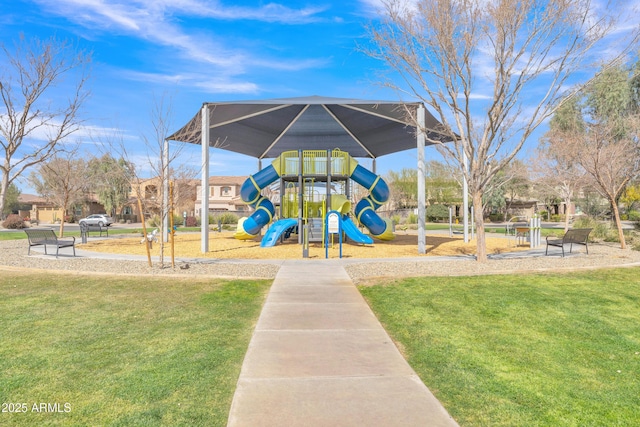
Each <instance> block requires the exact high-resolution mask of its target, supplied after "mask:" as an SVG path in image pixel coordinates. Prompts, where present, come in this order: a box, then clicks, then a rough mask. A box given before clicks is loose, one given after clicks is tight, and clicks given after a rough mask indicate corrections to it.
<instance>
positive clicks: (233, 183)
mask: <svg viewBox="0 0 640 427" xmlns="http://www.w3.org/2000/svg"><path fill="white" fill-rule="evenodd" d="M247 178H248V177H247V176H212V177H209V212H232V213H235V214H237V215H238V216H246V215H248V214H249V213H250V212H251V210H252V208H251V207H250V206H249V205H247V204H246V203H244V202H243V201H242V199H241V198H240V188H241V187H242V184H243V183H244V182H245V181H246V180H247ZM201 187H202V186H201V185H200V182H198V185H197V186H196V201H195V216H200V212H201V209H202V191H201Z"/></svg>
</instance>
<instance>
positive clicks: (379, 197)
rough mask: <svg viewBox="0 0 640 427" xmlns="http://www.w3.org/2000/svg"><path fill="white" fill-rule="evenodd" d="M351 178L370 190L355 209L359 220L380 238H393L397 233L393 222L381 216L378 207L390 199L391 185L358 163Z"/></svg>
mask: <svg viewBox="0 0 640 427" xmlns="http://www.w3.org/2000/svg"><path fill="white" fill-rule="evenodd" d="M351 179H353V180H354V181H355V182H357V183H358V184H360V185H362V186H363V187H364V188H367V189H368V190H369V194H368V195H367V197H365V198H364V199H362V200H360V201H359V202H358V204H357V205H356V209H355V211H354V213H355V216H356V218H357V219H358V221H359V222H360V223H361V224H362V225H364V226H365V227H367V228H368V229H369V231H370V232H371V234H372V235H373V236H374V237H375V238H377V239H380V240H392V239H393V238H394V237H395V235H394V234H393V230H392V227H391V224H389V223H388V222H387V221H385V220H383V219H382V218H380V216H379V215H378V214H377V213H376V209H378V208H379V207H380V206H382V205H383V204H385V203H386V201H387V200H389V186H388V185H387V183H386V182H385V181H384V180H383V179H382V178H381V177H380V176H379V175H376V174H374V173H373V172H371V171H370V170H368V169H366V168H364V167H362V166H360V165H357V166H356V167H355V168H354V169H353V172H351Z"/></svg>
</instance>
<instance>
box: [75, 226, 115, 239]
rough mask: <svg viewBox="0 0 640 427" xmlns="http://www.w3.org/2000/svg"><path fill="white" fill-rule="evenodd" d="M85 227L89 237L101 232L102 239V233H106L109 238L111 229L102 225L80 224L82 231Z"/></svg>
mask: <svg viewBox="0 0 640 427" xmlns="http://www.w3.org/2000/svg"><path fill="white" fill-rule="evenodd" d="M83 227H84V228H85V229H86V231H87V236H88V235H89V233H90V232H92V231H96V232H100V237H102V233H105V234H106V235H107V237H109V227H104V226H101V225H100V224H80V231H82V229H83Z"/></svg>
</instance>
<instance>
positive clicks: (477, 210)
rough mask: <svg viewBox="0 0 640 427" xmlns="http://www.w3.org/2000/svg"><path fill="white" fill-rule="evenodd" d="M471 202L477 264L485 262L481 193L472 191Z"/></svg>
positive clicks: (485, 244) (485, 251) (485, 247)
mask: <svg viewBox="0 0 640 427" xmlns="http://www.w3.org/2000/svg"><path fill="white" fill-rule="evenodd" d="M471 199H472V201H473V216H474V218H475V222H476V239H477V240H476V247H477V249H476V259H477V260H478V262H487V243H486V236H485V234H484V215H483V209H482V193H481V192H479V191H474V192H473V194H472V195H471Z"/></svg>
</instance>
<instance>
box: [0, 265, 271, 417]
mask: <svg viewBox="0 0 640 427" xmlns="http://www.w3.org/2000/svg"><path fill="white" fill-rule="evenodd" d="M269 284H270V282H268V281H239V280H238V281H221V280H204V279H189V280H187V279H183V280H175V279H156V278H125V277H117V278H116V277H97V276H91V277H89V276H79V275H66V276H62V275H60V276H58V275H46V274H33V273H29V274H18V273H5V272H3V275H2V278H1V279H0V325H2V328H1V329H0V400H1V401H2V404H3V407H2V413H0V425H2V426H36V425H38V426H43V425H63V426H67V425H77V426H88V425H93V426H98V425H99V426H106V425H113V426H143V425H144V426H150V425H153V426H156V425H158V426H161V425H166V426H180V425H183V426H223V425H226V422H227V416H228V411H229V407H230V404H231V399H232V397H233V393H234V391H235V385H236V381H237V378H238V375H239V372H240V367H241V365H242V360H243V357H244V354H245V352H246V349H247V346H248V343H249V340H250V337H251V333H252V329H253V326H254V324H255V321H256V320H257V317H258V315H259V312H260V308H261V306H262V302H263V300H264V297H265V295H266V292H267V289H268V287H269ZM42 404H44V406H42ZM34 405H35V406H34ZM17 411H21V412H17Z"/></svg>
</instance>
